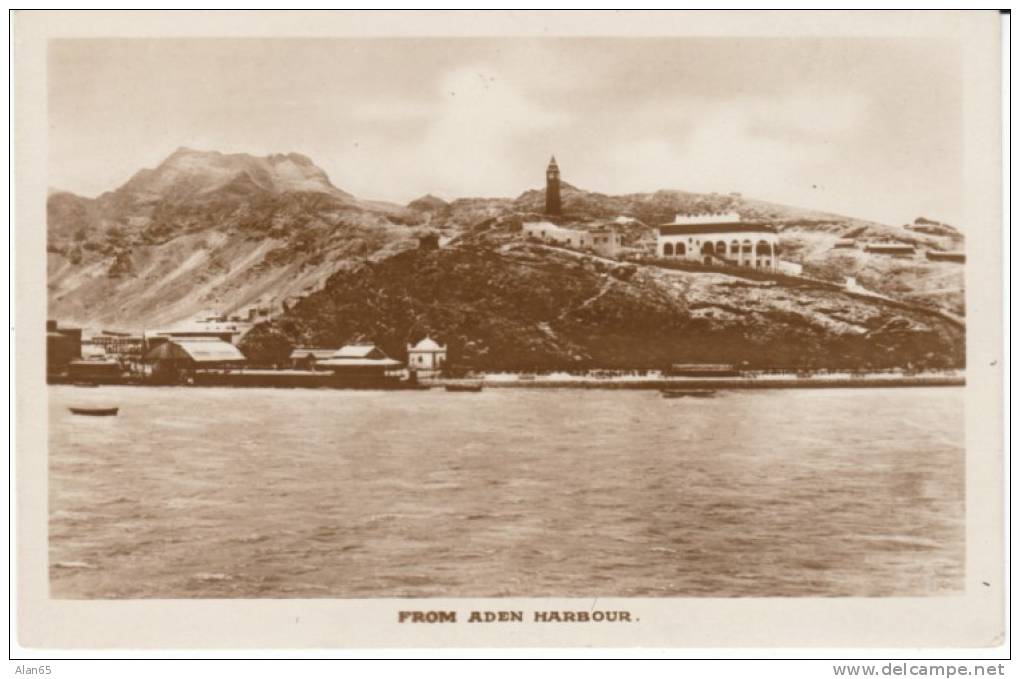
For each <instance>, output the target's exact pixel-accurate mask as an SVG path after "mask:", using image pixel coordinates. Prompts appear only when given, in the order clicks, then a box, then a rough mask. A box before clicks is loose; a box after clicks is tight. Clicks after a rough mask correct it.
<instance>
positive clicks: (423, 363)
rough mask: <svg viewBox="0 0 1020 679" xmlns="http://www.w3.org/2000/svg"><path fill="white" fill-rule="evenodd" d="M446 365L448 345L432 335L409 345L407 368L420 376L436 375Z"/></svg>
mask: <svg viewBox="0 0 1020 679" xmlns="http://www.w3.org/2000/svg"><path fill="white" fill-rule="evenodd" d="M445 365H446V347H445V346H442V345H440V344H439V343H438V342H436V341H435V340H434V339H432V338H431V337H426V338H425V339H423V340H422V341H420V342H418V343H417V344H415V345H414V346H411V345H410V344H408V345H407V368H408V370H413V371H415V372H416V373H417V374H418V376H419V377H435V376H437V375H439V373H440V372H441V371H442V369H443V367H444V366H445Z"/></svg>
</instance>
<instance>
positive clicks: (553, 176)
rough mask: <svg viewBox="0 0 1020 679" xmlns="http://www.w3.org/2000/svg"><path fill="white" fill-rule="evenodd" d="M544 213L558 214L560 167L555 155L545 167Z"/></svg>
mask: <svg viewBox="0 0 1020 679" xmlns="http://www.w3.org/2000/svg"><path fill="white" fill-rule="evenodd" d="M545 213H546V214H547V215H555V216H558V215H559V214H560V168H559V166H558V165H557V164H556V156H553V157H552V158H551V159H550V160H549V167H547V168H546V169H545Z"/></svg>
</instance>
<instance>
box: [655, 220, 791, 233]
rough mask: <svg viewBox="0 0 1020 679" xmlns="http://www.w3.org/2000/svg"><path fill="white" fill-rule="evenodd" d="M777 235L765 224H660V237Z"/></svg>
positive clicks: (774, 228)
mask: <svg viewBox="0 0 1020 679" xmlns="http://www.w3.org/2000/svg"><path fill="white" fill-rule="evenodd" d="M733 232H738V233H777V231H776V227H774V226H772V225H771V224H766V223H764V222H717V223H714V224H660V225H659V235H660V236H693V235H696V234H699V233H733Z"/></svg>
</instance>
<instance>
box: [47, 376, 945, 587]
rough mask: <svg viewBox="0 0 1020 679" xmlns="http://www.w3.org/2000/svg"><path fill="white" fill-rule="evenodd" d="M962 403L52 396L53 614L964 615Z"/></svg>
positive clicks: (507, 395) (652, 397)
mask: <svg viewBox="0 0 1020 679" xmlns="http://www.w3.org/2000/svg"><path fill="white" fill-rule="evenodd" d="M963 397H964V392H963V389H960V388H923V389H832V390H829V389H817V390H815V389H807V390H753V391H727V392H719V393H717V394H716V395H715V397H713V398H703V399H700V398H699V399H694V398H680V399H664V398H662V397H661V396H660V395H659V393H658V392H656V391H638V390H634V391H631V390H611V391H610V390H606V391H602V390H594V389H587V390H584V389H578V390H570V389H520V390H518V389H506V388H501V389H487V390H485V391H483V392H480V393H447V392H445V391H442V390H432V391H419V392H381V391H339V390H325V389H320V390H311V389H309V390H301V389H293V390H283V389H228V388H222V389H220V388H186V387H164V388H156V387H99V388H92V389H85V388H80V387H73V386H51V387H49V434H50V438H49V452H48V455H49V572H50V588H51V595H52V596H54V597H57V598H138V597H158V598H182V597H226V598H233V597H244V598H251V597H286V598H305V597H439V596H442V597H467V596H482V597H489V596H492V597H503V596H531V597H545V596H567V597H594V596H633V597H662V596H666V597H671V596H675V597H683V596H715V597H738V596H889V595H897V596H919V595H921V596H923V595H934V594H944V593H952V592H956V591H961V590H962V587H963V567H964V467H965V464H964V442H963V401H964V398H963ZM79 405H81V406H106V405H116V406H119V407H120V413H119V415H118V416H117V417H83V416H77V415H72V414H71V413H70V412H69V411H68V407H69V406H79Z"/></svg>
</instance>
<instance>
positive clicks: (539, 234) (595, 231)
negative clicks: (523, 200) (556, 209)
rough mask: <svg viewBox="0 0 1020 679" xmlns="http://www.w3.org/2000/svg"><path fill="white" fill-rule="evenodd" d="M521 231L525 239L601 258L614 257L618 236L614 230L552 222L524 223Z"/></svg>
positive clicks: (617, 248)
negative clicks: (587, 252) (593, 254)
mask: <svg viewBox="0 0 1020 679" xmlns="http://www.w3.org/2000/svg"><path fill="white" fill-rule="evenodd" d="M521 230H522V231H523V232H524V235H525V236H526V237H527V238H531V239H534V240H540V241H543V242H545V243H552V244H554V245H561V246H565V247H568V248H573V249H575V250H591V251H592V252H595V253H597V254H599V255H601V256H603V257H616V255H617V254H618V253H619V251H620V244H621V240H620V234H618V233H617V232H616V231H615V230H614V229H607V228H602V227H599V228H592V229H583V228H579V227H573V228H572V227H567V226H558V225H556V224H553V223H552V222H548V221H542V222H525V223H524V224H523V225H522V226H521Z"/></svg>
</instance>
